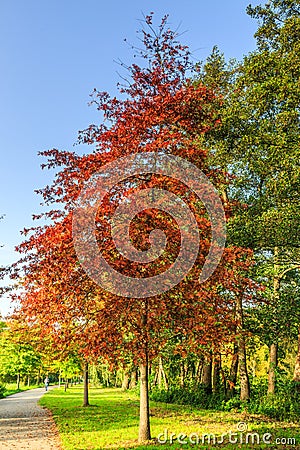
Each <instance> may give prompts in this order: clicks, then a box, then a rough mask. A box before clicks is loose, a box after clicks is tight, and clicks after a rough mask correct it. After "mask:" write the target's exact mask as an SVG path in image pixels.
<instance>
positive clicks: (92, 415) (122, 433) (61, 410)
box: [40, 386, 300, 450]
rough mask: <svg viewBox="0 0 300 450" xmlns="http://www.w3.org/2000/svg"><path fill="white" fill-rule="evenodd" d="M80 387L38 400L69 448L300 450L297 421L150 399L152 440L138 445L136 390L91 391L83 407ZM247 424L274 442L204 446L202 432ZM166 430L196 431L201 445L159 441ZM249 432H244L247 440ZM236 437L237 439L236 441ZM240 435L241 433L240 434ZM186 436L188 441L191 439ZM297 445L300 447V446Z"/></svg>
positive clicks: (50, 393)
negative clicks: (286, 440) (284, 442)
mask: <svg viewBox="0 0 300 450" xmlns="http://www.w3.org/2000/svg"><path fill="white" fill-rule="evenodd" d="M82 397H83V394H82V387H79V386H74V387H72V388H70V389H69V390H68V391H67V392H64V390H63V389H55V390H53V391H51V392H49V393H48V394H47V395H46V396H44V397H43V398H42V399H41V401H40V403H41V404H42V405H43V406H46V407H48V408H49V409H50V410H51V411H52V413H53V416H54V420H55V421H56V423H57V425H58V429H59V432H60V435H61V439H62V443H63V448H64V449H65V450H85V449H89V450H92V449H93V450H96V449H106V448H107V449H108V448H117V449H125V448H126V449H128V448H136V449H138V450H142V449H149V448H161V449H166V448H169V449H170V448H172V449H185V448H195V447H197V448H202V449H208V448H209V449H215V448H222V449H225V448H226V449H233V448H245V449H247V448H268V449H275V448H300V431H299V425H297V424H293V423H282V422H281V423H280V422H274V421H271V420H270V419H269V420H268V419H267V418H263V417H259V416H254V415H247V414H246V413H235V412H221V411H206V410H202V409H197V408H195V407H191V406H182V405H170V404H164V403H158V402H151V433H152V437H153V438H154V439H153V441H152V442H151V443H149V444H148V445H147V446H146V445H140V444H138V442H137V433H138V417H139V400H138V397H137V395H136V393H134V392H129V391H127V392H122V391H121V390H120V389H95V388H93V389H91V390H90V403H91V406H90V407H86V408H85V407H82V400H83V398H82ZM240 422H243V423H245V424H247V428H248V432H252V431H253V432H254V431H256V432H257V433H259V435H260V437H261V439H262V436H263V434H264V433H271V435H272V439H271V440H272V444H271V445H270V444H263V443H262V442H261V443H260V444H259V445H258V446H252V445H250V443H248V444H243V445H241V444H240V445H238V444H237V445H235V444H231V445H228V444H226V442H227V443H228V438H227V441H226V439H225V440H224V443H223V444H219V445H216V446H214V445H213V441H211V443H210V444H208V443H207V438H206V441H205V444H204V445H201V439H202V435H204V434H207V433H210V434H215V435H216V436H219V438H218V439H219V440H220V436H221V435H222V434H227V435H228V433H229V432H230V430H231V431H232V432H233V433H235V432H236V431H237V424H238V423H240ZM164 430H168V437H169V436H170V433H174V434H175V435H176V436H178V434H180V433H184V434H186V435H187V436H189V435H190V433H196V434H197V435H198V436H199V438H200V445H197V446H195V445H192V444H189V443H187V444H179V443H178V442H176V440H175V441H174V443H173V445H171V444H170V443H169V442H168V444H159V443H158V442H157V436H158V435H159V434H160V433H164ZM245 437H246V433H244V435H243V439H244V440H245ZM276 437H285V438H295V439H296V446H295V445H290V446H288V445H279V444H276V443H275V439H276ZM234 438H235V436H234V437H233V439H234ZM238 438H240V434H238ZM187 440H188V439H187ZM297 444H299V446H298V445H297Z"/></svg>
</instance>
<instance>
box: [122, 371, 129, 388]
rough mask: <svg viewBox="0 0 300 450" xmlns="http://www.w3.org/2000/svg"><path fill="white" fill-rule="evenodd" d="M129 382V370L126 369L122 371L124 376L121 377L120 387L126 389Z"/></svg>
mask: <svg viewBox="0 0 300 450" xmlns="http://www.w3.org/2000/svg"><path fill="white" fill-rule="evenodd" d="M129 383H130V379H129V372H128V371H126V372H125V373H124V377H123V381H122V389H123V391H127V389H129Z"/></svg>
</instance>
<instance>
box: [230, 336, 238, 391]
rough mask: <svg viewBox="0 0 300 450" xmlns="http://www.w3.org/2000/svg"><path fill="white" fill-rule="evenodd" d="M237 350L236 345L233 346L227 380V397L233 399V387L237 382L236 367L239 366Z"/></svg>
mask: <svg viewBox="0 0 300 450" xmlns="http://www.w3.org/2000/svg"><path fill="white" fill-rule="evenodd" d="M238 352H239V348H238V345H237V343H236V342H235V343H234V344H233V355H232V360H231V366H230V373H229V380H228V396H229V397H233V396H234V393H235V386H236V381H237V374H238V366H239V353H238Z"/></svg>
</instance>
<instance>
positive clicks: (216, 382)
mask: <svg viewBox="0 0 300 450" xmlns="http://www.w3.org/2000/svg"><path fill="white" fill-rule="evenodd" d="M220 374H221V355H220V354H218V353H215V355H214V363H213V376H212V390H213V392H218V391H219V389H220Z"/></svg>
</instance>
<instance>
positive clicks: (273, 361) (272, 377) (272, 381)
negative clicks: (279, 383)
mask: <svg viewBox="0 0 300 450" xmlns="http://www.w3.org/2000/svg"><path fill="white" fill-rule="evenodd" d="M269 349H270V358H269V374H268V394H274V393H275V388H276V372H275V371H276V367H277V359H278V345H277V344H274V343H273V344H271V345H270V347H269Z"/></svg>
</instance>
